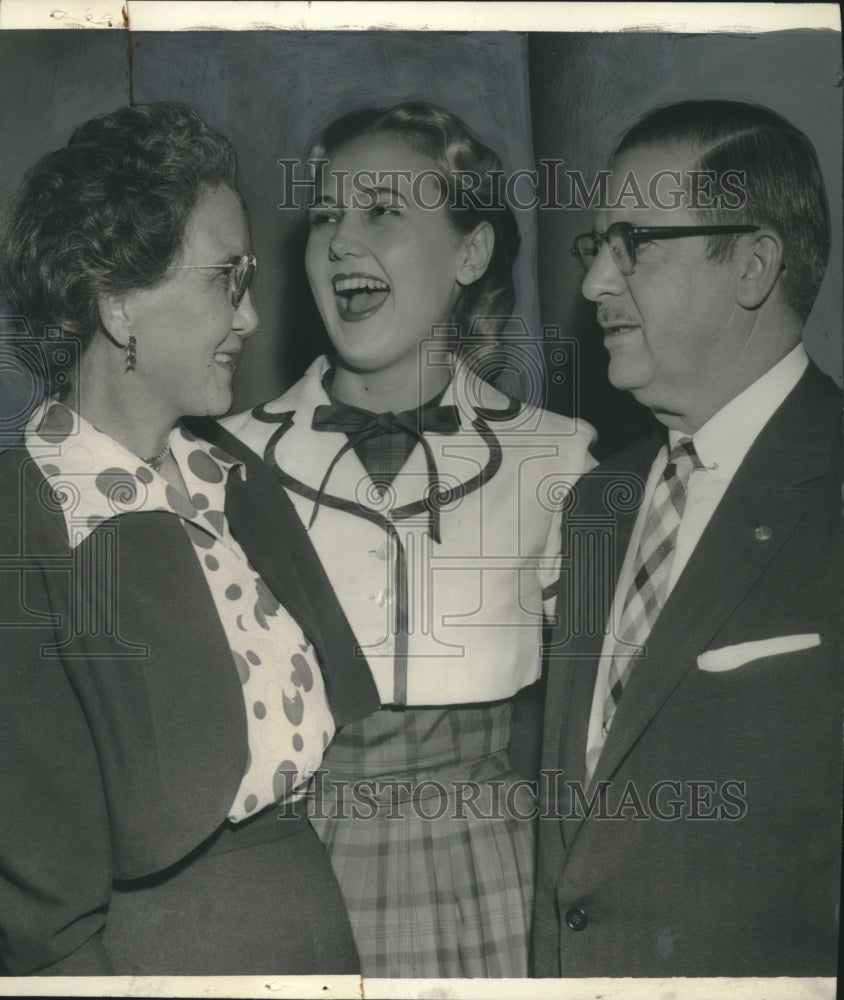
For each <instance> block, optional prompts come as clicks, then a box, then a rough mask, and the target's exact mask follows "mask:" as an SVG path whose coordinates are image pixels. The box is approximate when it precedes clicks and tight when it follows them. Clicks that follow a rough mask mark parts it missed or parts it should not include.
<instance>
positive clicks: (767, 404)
mask: <svg viewBox="0 0 844 1000" xmlns="http://www.w3.org/2000/svg"><path fill="white" fill-rule="evenodd" d="M808 364H809V357H808V355H807V354H806V351H805V349H804V347H803V345H802V343H800V344H797V346H796V347H794V348H793V350H791V351H789V353H788V354H786V356H785V357H784V358H782V360H781V361H779V362H777V364H775V365H774V367H773V368H769V369H768V371H766V372H765V374H764V375H761V376H760V377H759V378H758V379H757V380H756V381H755V382H753V383H752V384H751V385H749V386H748V387H747V388H746V389H745V390H744V391H743V392H741V393H739V395H738V396H736V397H735V398H734V399H731V400H730V402H729V403H727V405H726V406H724V407H722V408H721V409H720V410H719V411H718V412H717V413H716V414H714V415H713V416H712V417H710V418H709V420H707V422H706V423H705V424H704V425H703V427H701V428H700V429H699V430H698V431H696V432H695V434H694V435H693V440H694V444H695V449H696V450H697V453H698V455H699V456H700V459H701V461H702V462H703V464H704V466H705V467H706V468H707V469H708V470H709V471H710V472H711V473H712V474H713V475H715V476H716V477H717V478H719V479H726V480H730V479H732V477H733V476H734V475H735V472H736V470H737V469H738V467H739V465H741V463H742V461H743V460H744V457H745V455H746V454H747V453H748V451H749V450H750V447H751V445H752V444H753V442H754V441H755V440H756V438H757V437H758V435H759V432H760V431H761V430H762V428H763V427H764V426H765V424H767V422H768V421H769V420H770V419H771V417H772V416H773V415H774V413H775V412H776V411H777V410H778V409H779V407H780V406H781V405H782V403H783V401H784V400H785V398H786V396H787V395H788V394H789V393H790V392H791V390H792V389H793V388H794V387H795V386H796V385H797V383H798V382H799V381H800V377H801V376H802V375H803V373H804V372H805V370H806V367H807V365H808ZM687 436H688V435H684V434H683V433H681V432H680V431H674V430H671V431H669V432H668V441H669V446H673V445H674V444H675V443H676V441H677V440H678V439H679V438H681V437H687Z"/></svg>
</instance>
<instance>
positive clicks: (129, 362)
mask: <svg viewBox="0 0 844 1000" xmlns="http://www.w3.org/2000/svg"><path fill="white" fill-rule="evenodd" d="M137 346H138V341H137V339H136V337H135V334H134V332H133V331H132V330H130V331H129V340H128V342H127V344H126V369H125V370H126V371H127V372H133V371H134V370H135V362H136V360H137V355H136V353H135V352H136V348H137Z"/></svg>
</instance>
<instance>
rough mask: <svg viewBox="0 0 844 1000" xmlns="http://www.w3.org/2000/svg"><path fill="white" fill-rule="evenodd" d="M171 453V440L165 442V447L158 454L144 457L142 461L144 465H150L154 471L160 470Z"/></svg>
mask: <svg viewBox="0 0 844 1000" xmlns="http://www.w3.org/2000/svg"><path fill="white" fill-rule="evenodd" d="M169 454H170V441H169V440H167V441H165V442H164V447H163V448H162V449H161V451H160V452H159V453H158V454H157V455H153V456H152V458H142V459H141V461H142V462H143V463H144V465H148V466H149V467H150V468H151V469H152V470H153V472H159V471H160V470H161V466H162V465H164V463H165V462H166V461H167V456H168V455H169Z"/></svg>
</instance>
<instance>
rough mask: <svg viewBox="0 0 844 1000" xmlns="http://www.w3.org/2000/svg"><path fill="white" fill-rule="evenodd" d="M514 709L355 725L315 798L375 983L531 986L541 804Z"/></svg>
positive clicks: (319, 824) (386, 716)
mask: <svg viewBox="0 0 844 1000" xmlns="http://www.w3.org/2000/svg"><path fill="white" fill-rule="evenodd" d="M510 716H511V709H510V704H509V702H498V703H495V704H490V705H482V706H473V707H459V708H432V709H395V708H383V709H380V710H379V711H377V712H375V713H373V714H372V715H370V716H369V717H367V718H366V719H364V720H362V721H359V722H355V723H352V724H350V725H348V726H345V727H344V728H343V729H342V730H341V731H340V732H339V733H338V735H337V736H336V737H335V740H334V742H333V743H332V745H331V746H330V747H329V750H328V752H327V754H326V758H325V761H324V764H323V770H322V771H321V772H320V773H319V774H318V775H317V777H316V779H315V780H314V783H313V786H312V792H313V794H312V795H311V796H309V801H310V809H311V823H312V825H313V827H314V829H315V830H316V831H317V834H318V835H319V837H320V839H321V840H322V841H323V843H324V844H325V846H326V848H327V850H328V854H329V856H330V858H331V862H332V865H333V866H334V871H335V873H336V875H337V879H338V881H339V883H340V888H341V891H342V893H343V897H344V899H345V902H346V906H347V909H348V912H349V919H350V921H351V925H352V931H353V933H354V936H355V942H356V944H357V948H358V952H359V954H360V959H361V965H362V970H363V974H364V976H368V977H382V978H394V977H420V978H422V977H425V978H427V977H430V978H438V977H446V976H455V977H464V978H470V977H502V976H508V977H510V976H512V977H523V976H526V975H527V962H528V943H529V933H530V920H531V909H532V906H533V870H534V822H533V811H534V807H535V800H534V795H533V789H532V788H531V787H530V786H529V784H528V783H527V782H525V781H523V780H521V779H519V778H518V776H517V775H516V774H515V773H514V772H513V771H511V770H510V768H509V766H508V762H507V744H508V741H509V735H510Z"/></svg>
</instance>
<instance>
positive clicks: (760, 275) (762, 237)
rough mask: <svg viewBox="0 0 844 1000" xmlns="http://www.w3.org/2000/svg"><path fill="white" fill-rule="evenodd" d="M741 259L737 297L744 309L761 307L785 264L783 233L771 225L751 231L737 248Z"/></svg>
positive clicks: (739, 259) (739, 260)
mask: <svg viewBox="0 0 844 1000" xmlns="http://www.w3.org/2000/svg"><path fill="white" fill-rule="evenodd" d="M738 262H739V273H738V278H737V286H736V301H737V302H738V304H739V305H740V306H743V307H744V308H745V309H758V308H759V306H761V305H762V303H763V302H765V300H766V299H767V298H768V296H769V295H770V294H771V291H772V290H773V288H774V286H775V285H776V283H777V281H779V277H780V275H781V274H782V272H783V270H784V268H785V265H784V264H783V242H782V237H781V236H780V234H779V233H778V232H777V231H776V230H775V229H770V228H768V227H762V228H761V229H758V230H757V231H756V232H755V233H749V234H748V235H747V236H746V237H745V238H744V241H743V246H742V247H741V248H740V249H739V251H738Z"/></svg>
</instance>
